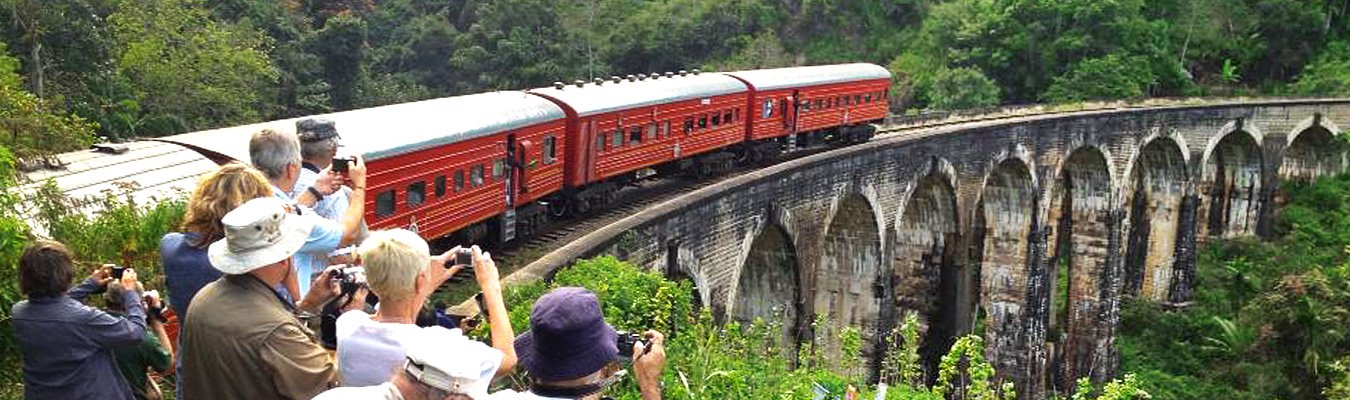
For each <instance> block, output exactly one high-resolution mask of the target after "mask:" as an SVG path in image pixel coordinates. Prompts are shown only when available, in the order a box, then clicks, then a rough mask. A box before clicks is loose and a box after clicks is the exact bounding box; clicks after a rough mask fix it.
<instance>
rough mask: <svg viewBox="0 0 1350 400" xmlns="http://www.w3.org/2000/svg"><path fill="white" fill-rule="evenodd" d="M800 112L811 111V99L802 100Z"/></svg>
mask: <svg viewBox="0 0 1350 400" xmlns="http://www.w3.org/2000/svg"><path fill="white" fill-rule="evenodd" d="M802 112H803V113H808V112H811V100H807V101H803V102H802Z"/></svg>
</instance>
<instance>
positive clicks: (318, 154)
mask: <svg viewBox="0 0 1350 400" xmlns="http://www.w3.org/2000/svg"><path fill="white" fill-rule="evenodd" d="M295 133H296V136H299V137H300V160H301V163H300V178H299V179H298V180H296V182H295V187H293V188H291V191H290V195H291V197H292V198H299V197H300V195H301V194H303V193H306V192H309V191H310V188H313V190H314V192H313V193H310V195H311V197H316V198H317V199H316V201H315V203H314V205H313V207H311V208H313V209H314V212H316V213H318V214H319V215H320V216H322V217H324V218H327V219H330V220H333V221H340V220H341V219H342V213H343V211H346V210H347V206H348V205H349V204H350V201H349V200H348V197H350V195H351V189H349V188H346V187H343V186H340V185H341V180H342V178H343V174H346V173H347V167H348V166H347V165H345V162H346V161H348V160H345V159H344V160H341V161H342V162H344V164H343V165H334V161H333V160H334V158H335V157H337V150H338V148H339V147H342V144H341V142H340V140H342V136H341V135H338V132H337V126H336V124H334V123H333V121H331V120H328V119H324V118H305V119H302V120H299V121H296V122H295ZM324 176H328V177H329V178H330V179H329V180H324V181H320V180H319V178H320V177H324ZM363 230H364V228H363ZM334 264H336V263H334Z"/></svg>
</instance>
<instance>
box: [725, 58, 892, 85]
mask: <svg viewBox="0 0 1350 400" xmlns="http://www.w3.org/2000/svg"><path fill="white" fill-rule="evenodd" d="M725 74H727V75H731V76H734V77H737V78H741V79H744V80H745V81H746V82H748V83H749V84H750V86H753V87H754V88H755V90H775V89H785V88H790V87H804V86H816V85H826V84H831V83H840V82H851V81H862V80H872V79H890V78H891V72H890V71H888V70H886V68H884V67H882V66H880V65H876V64H868V63H855V64H836V65H817V66H811V67H790V68H774V69H757V70H750V71H735V72H725Z"/></svg>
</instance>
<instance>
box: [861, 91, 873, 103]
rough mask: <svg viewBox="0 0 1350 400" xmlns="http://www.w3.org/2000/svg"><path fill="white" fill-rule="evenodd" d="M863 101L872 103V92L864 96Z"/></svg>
mask: <svg viewBox="0 0 1350 400" xmlns="http://www.w3.org/2000/svg"><path fill="white" fill-rule="evenodd" d="M863 102H864V103H871V102H872V94H871V93H868V94H867V96H864V97H863Z"/></svg>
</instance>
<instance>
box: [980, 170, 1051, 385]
mask: <svg viewBox="0 0 1350 400" xmlns="http://www.w3.org/2000/svg"><path fill="white" fill-rule="evenodd" d="M1036 195H1037V192H1036V185H1035V181H1034V175H1033V174H1032V173H1031V167H1030V164H1028V163H1027V162H1026V161H1025V160H1023V159H1020V158H1005V159H1003V160H1002V161H1001V162H999V163H998V164H997V165H995V166H994V168H993V170H992V171H990V172H989V175H987V176H986V177H985V180H984V186H983V188H982V189H981V190H980V193H979V198H978V200H977V201H976V205H975V212H974V213H973V214H972V216H973V219H974V222H973V224H972V225H971V227H972V235H973V237H972V240H971V241H970V242H971V244H972V246H974V248H973V249H972V253H973V255H974V256H975V258H976V260H975V262H974V263H972V264H974V265H975V266H976V268H977V270H976V271H977V272H976V273H975V277H976V279H978V281H977V282H976V283H975V284H974V285H972V286H973V287H974V288H975V290H976V291H977V293H975V298H976V299H975V301H976V304H975V307H974V308H973V309H974V312H973V313H972V314H971V315H969V316H966V317H968V318H970V319H971V322H970V324H971V325H970V326H971V327H972V331H973V332H974V333H976V334H980V333H981V331H983V332H982V333H983V335H984V337H985V339H986V342H985V343H986V346H987V347H986V348H985V353H986V355H987V356H988V359H989V360H991V361H992V362H993V363H994V370H995V372H996V373H997V374H999V376H1001V377H1008V376H1009V375H1010V374H1012V373H1013V372H1014V371H1018V370H1020V368H1019V366H1018V365H1017V363H1016V361H1017V360H1018V358H1019V357H1016V356H1015V355H1016V354H1017V353H1018V351H1019V350H1018V347H1019V343H1018V341H1017V337H1018V332H1019V331H1020V325H1021V324H1022V315H1023V309H1024V308H1026V307H1027V305H1028V303H1027V297H1026V296H1027V291H1026V288H1027V283H1028V280H1027V278H1028V276H1029V275H1030V271H1029V270H1028V267H1029V261H1030V255H1031V254H1030V251H1031V248H1030V245H1031V229H1032V225H1033V222H1034V221H1033V216H1034V214H1035V207H1036Z"/></svg>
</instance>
